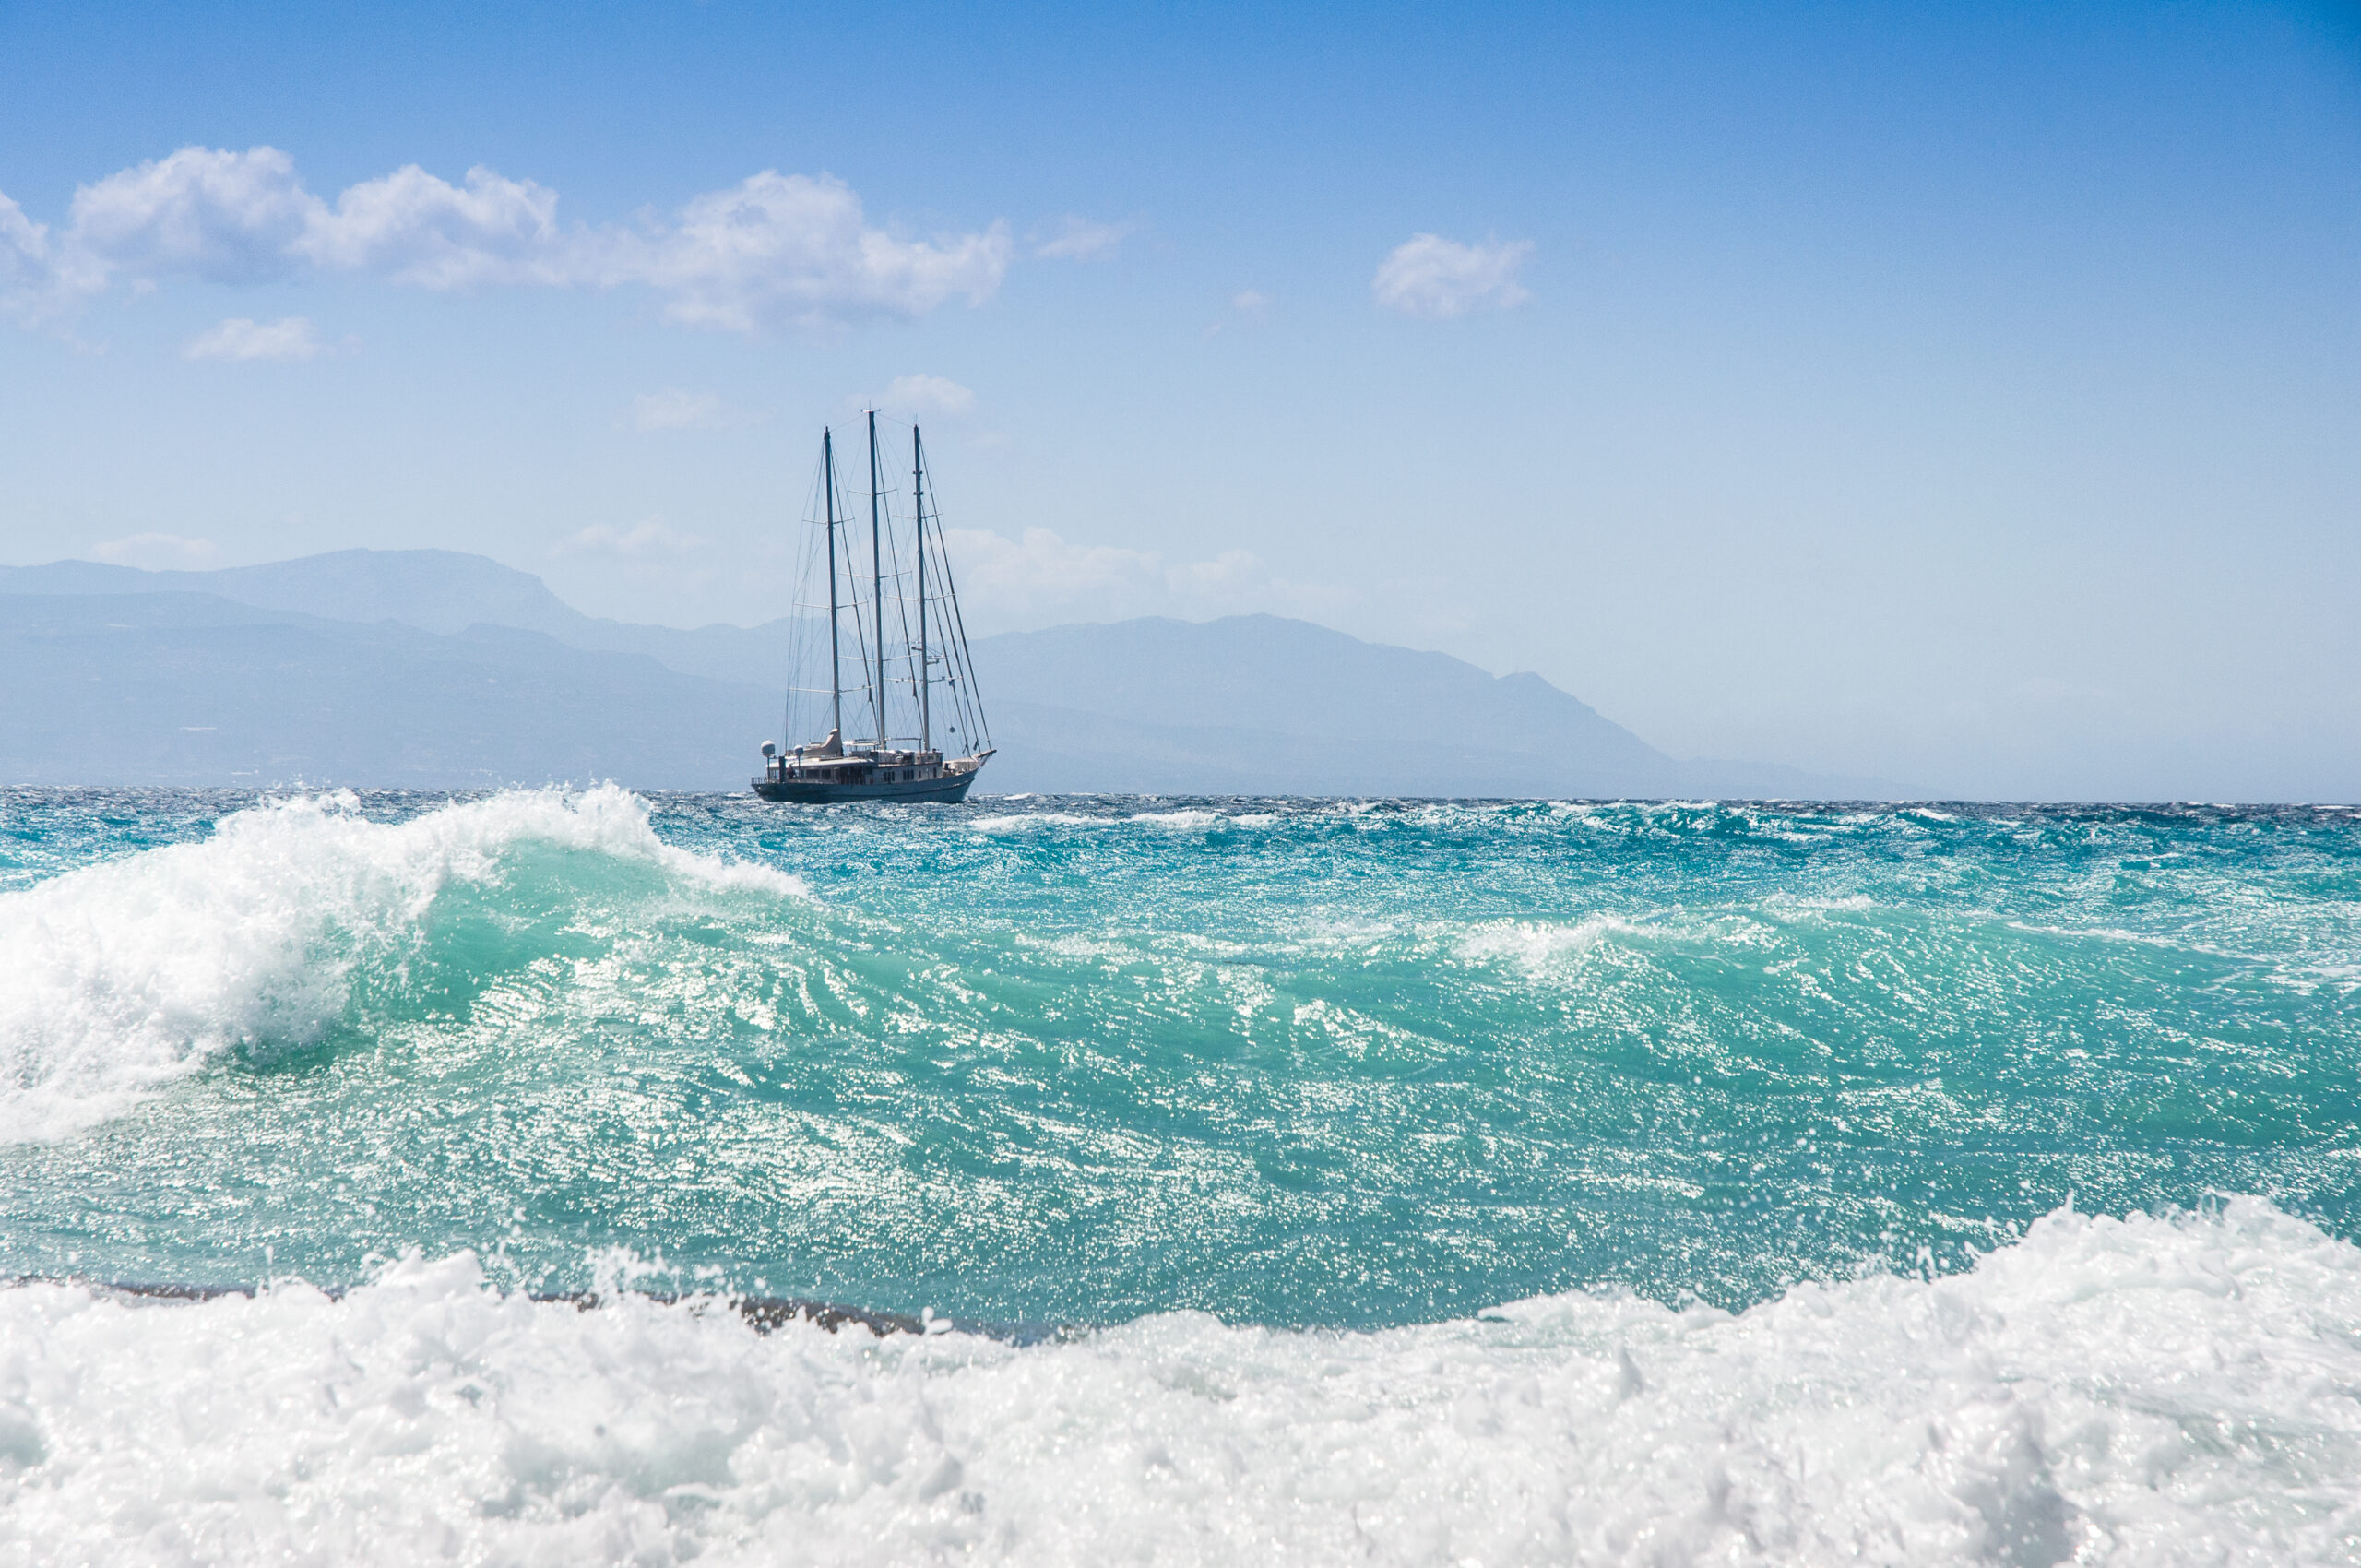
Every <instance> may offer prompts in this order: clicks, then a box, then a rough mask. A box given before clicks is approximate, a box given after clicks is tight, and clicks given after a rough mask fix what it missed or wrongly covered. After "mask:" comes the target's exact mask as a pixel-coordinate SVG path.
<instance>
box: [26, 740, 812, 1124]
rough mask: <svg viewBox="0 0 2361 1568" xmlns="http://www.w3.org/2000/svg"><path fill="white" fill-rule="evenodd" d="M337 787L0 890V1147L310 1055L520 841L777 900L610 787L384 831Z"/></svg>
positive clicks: (504, 800) (543, 794) (529, 796)
mask: <svg viewBox="0 0 2361 1568" xmlns="http://www.w3.org/2000/svg"><path fill="white" fill-rule="evenodd" d="M359 806H360V802H359V801H358V799H357V797H355V796H354V795H353V794H352V793H350V791H338V792H336V793H333V794H327V795H318V796H298V797H294V798H290V799H285V800H279V801H274V802H268V803H266V804H263V805H259V806H257V807H255V808H253V809H250V810H246V811H241V812H237V813H234V814H231V815H229V816H227V817H225V818H224V819H223V820H222V821H221V822H220V824H219V826H218V828H216V829H215V830H214V832H213V833H212V834H211V835H210V836H209V837H206V838H204V839H202V840H199V841H196V842H192V843H185V844H178V845H172V846H170V847H166V848H161V849H153V850H150V851H148V852H146V853H143V854H138V855H135V856H131V857H128V858H124V859H117V860H109V861H103V862H101V863H99V864H95V865H89V866H84V867H80V868H77V869H74V870H71V871H67V872H65V873H64V874H61V875H58V876H56V877H54V878H52V879H49V880H46V881H43V882H42V883H40V884H38V885H34V886H32V887H30V888H27V889H24V890H21V891H18V892H13V893H6V894H0V952H4V953H6V963H5V964H0V1139H24V1138H44V1137H47V1138H53V1137H58V1136H62V1135H65V1134H68V1133H72V1132H75V1131H77V1130H79V1129H81V1128H84V1127H87V1126H89V1125H90V1124H92V1123H96V1122H98V1121H101V1120H102V1119H103V1118H105V1117H107V1116H109V1115H112V1114H113V1113H115V1112H117V1111H121V1110H123V1109H125V1107H127V1106H128V1105H130V1104H132V1103H134V1102H135V1101H136V1099H138V1098H140V1096H141V1095H142V1094H144V1093H145V1092H147V1091H148V1090H151V1089H153V1088H154V1087H156V1086H158V1085H160V1084H162V1083H165V1082H169V1081H170V1080H172V1079H173V1078H176V1077H180V1076H183V1075H185V1074H187V1073H188V1072H190V1071H192V1070H193V1069H195V1068H196V1067H197V1066H199V1065H201V1064H202V1063H205V1062H207V1061H208V1060H210V1059H213V1058H216V1057H219V1056H220V1055H222V1054H224V1053H226V1052H230V1051H244V1052H246V1053H248V1054H249V1055H250V1056H254V1057H257V1058H259V1057H263V1056H267V1054H269V1053H271V1052H273V1051H284V1050H287V1049H290V1048H298V1047H303V1046H306V1045H311V1044H314V1043H316V1042H317V1041H318V1040H319V1039H321V1038H322V1037H323V1036H324V1035H326V1033H327V1031H328V1030H329V1029H330V1028H332V1027H333V1026H335V1025H336V1024H337V1023H338V1021H339V1020H340V1019H342V1018H343V1016H345V1013H346V1010H347V1007H348V1005H349V1003H350V992H351V988H352V981H353V976H354V973H355V970H356V968H364V967H368V968H374V969H375V970H376V971H377V972H378V974H379V976H380V977H381V978H392V979H395V980H398V976H399V972H400V969H401V967H402V965H403V964H404V963H405V961H406V960H407V958H408V957H409V956H410V955H411V954H412V953H414V952H415V951H416V950H417V948H418V947H419V945H420V944H421V942H422V941H423V940H424V939H425V932H424V930H423V927H424V924H425V922H426V921H427V919H428V916H429V913H430V911H431V909H432V908H433V903H434V900H435V899H436V897H438V896H439V895H440V894H441V893H442V892H443V891H444V889H445V887H446V886H448V885H452V884H455V883H456V884H473V885H486V886H497V885H499V884H500V882H501V881H502V879H503V878H504V875H505V874H506V873H507V872H508V870H509V869H510V868H509V863H508V862H509V859H510V857H512V856H514V855H515V854H516V851H517V850H518V849H520V848H523V847H526V846H541V847H547V848H552V849H562V850H570V851H575V852H578V853H587V854H597V855H603V856H608V857H615V858H622V859H625V860H635V861H643V862H645V863H647V864H648V865H650V866H654V867H657V868H659V869H660V870H661V871H662V872H663V873H665V874H667V875H670V876H673V877H685V878H690V879H694V880H698V881H701V882H704V883H706V884H710V885H724V886H752V887H757V888H762V889H765V890H767V891H771V892H775V893H784V892H790V891H794V890H795V889H796V888H797V886H798V884H796V883H794V881H793V880H792V879H791V878H789V877H787V876H785V875H783V874H782V873H778V872H777V871H774V870H770V869H768V868H762V867H755V866H747V865H732V864H730V863H726V862H724V861H718V860H714V859H710V858H707V857H700V856H696V855H693V854H689V853H687V852H685V851H683V850H681V849H675V848H673V847H671V846H669V845H667V844H665V843H663V842H662V841H661V840H660V839H658V837H656V836H655V834H654V833H653V832H651V831H650V830H649V827H648V822H647V805H646V803H645V802H642V801H641V800H639V799H638V798H637V797H635V796H633V795H631V794H628V793H627V792H625V791H623V790H617V789H614V788H612V787H611V786H610V787H606V788H601V789H597V790H589V791H587V792H586V793H582V794H569V793H563V792H559V791H553V790H543V791H533V792H511V793H505V794H501V795H497V796H494V797H492V798H490V799H486V800H478V801H471V802H464V803H460V804H456V805H452V806H449V807H446V808H445V809H444V810H441V811H436V812H430V813H428V814H424V815H421V816H416V817H413V818H411V819H410V820H408V821H405V822H400V823H396V824H386V823H380V822H375V821H372V820H370V819H369V818H368V817H367V816H365V815H363V814H362V813H361V811H360V809H359Z"/></svg>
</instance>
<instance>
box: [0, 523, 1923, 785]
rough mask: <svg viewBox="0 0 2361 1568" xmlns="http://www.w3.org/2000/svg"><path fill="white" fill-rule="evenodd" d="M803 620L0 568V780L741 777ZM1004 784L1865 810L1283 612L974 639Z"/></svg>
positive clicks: (1509, 683)
mask: <svg viewBox="0 0 2361 1568" xmlns="http://www.w3.org/2000/svg"><path fill="white" fill-rule="evenodd" d="M788 633H789V623H788V622H785V621H780V622H774V623H772V624H769V625H767V626H761V627H753V628H747V627H738V626H706V627H701V628H698V629H696V630H694V631H690V630H681V629H676V628H670V627H661V626H641V625H635V624H630V623H626V622H617V621H607V620H600V619H598V618H596V617H592V616H587V615H584V614H582V613H581V612H578V611H575V609H574V608H573V607H572V606H570V605H567V604H566V603H565V602H564V600H560V599H559V598H558V597H557V596H556V595H555V594H553V593H552V592H551V591H550V590H549V588H547V586H546V585H544V584H543V583H542V582H541V580H540V578H539V577H536V576H532V575H531V574H529V573H525V572H519V571H516V570H515V569H513V568H510V567H505V566H502V565H500V564H498V563H496V562H492V561H489V560H486V559H484V558H483V557H481V556H474V555H467V554H463V553H459V552H449V551H341V552H335V553H333V554H327V555H318V556H310V557H305V558H303V559H300V560H293V561H282V562H274V563H270V564H267V565H259V566H246V567H231V568H224V569H222V570H219V571H211V572H143V571H140V570H137V569H136V568H133V567H127V566H113V565H105V564H97V563H91V562H78V561H77V562H56V563H52V564H48V565H42V566H19V567H0V647H5V650H6V656H7V659H8V663H9V667H10V668H11V670H12V671H14V672H15V674H16V677H17V678H16V679H14V680H12V681H11V682H9V683H6V688H5V690H0V724H5V725H6V731H5V734H4V735H0V782H18V783H89V784H100V783H137V782H155V783H179V784H198V783H225V784H226V783H241V782H264V783H278V782H289V781H292V780H294V779H296V778H303V779H305V780H308V781H311V782H318V783H355V784H362V785H388V786H390V785H409V786H413V787H418V788H453V787H463V786H468V785H480V784H490V783H495V782H526V783H540V782H546V781H550V780H553V779H587V778H615V779H617V780H619V781H621V782H623V783H625V784H630V785H634V786H635V787H639V788H648V789H665V788H670V789H723V790H734V789H742V788H743V787H744V782H745V778H746V776H747V775H748V774H749V773H751V772H752V771H753V766H754V758H755V748H756V744H757V742H759V741H761V740H762V739H765V738H766V737H772V736H775V735H776V732H777V725H778V716H779V712H780V707H781V695H782V690H783V688H784V686H785V684H786V676H787V671H786V663H787V659H788V654H789V643H790V638H789V635H788ZM976 662H977V666H978V672H979V677H980V680H981V683H982V686H983V695H984V698H985V701H986V704H987V706H988V710H989V712H990V714H991V718H992V720H993V732H994V738H995V740H996V741H998V742H999V743H1000V745H1001V749H1002V754H1001V756H1000V757H998V758H996V759H995V761H994V764H993V766H992V768H991V772H990V773H988V774H987V775H986V778H987V779H988V780H989V781H990V784H991V788H992V789H994V790H1002V791H1008V790H1042V791H1051V790H1105V791H1139V792H1147V793H1250V794H1404V795H1527V796H1532V795H1555V796H1572V795H1640V796H1651V795H1672V794H1696V793H1714V794H1726V795H1762V794H1785V795H1790V796H1802V795H1822V796H1836V795H1842V796H1859V795H1865V794H1873V793H1885V792H1890V791H1887V790H1880V789H1878V788H1877V787H1876V786H1875V785H1873V784H1870V783H1868V782H1867V781H1859V780H1844V779H1828V778H1813V777H1812V776H1809V775H1806V774H1802V773H1800V772H1798V771H1797V770H1795V769H1791V768H1784V767H1778V766H1757V765H1752V764H1746V763H1703V764H1687V763H1681V762H1678V761H1676V760H1674V759H1673V758H1671V757H1668V756H1666V755H1665V754H1663V753H1661V752H1659V751H1657V750H1655V748H1654V747H1652V746H1649V745H1648V744H1647V743H1646V742H1643V741H1642V740H1641V739H1640V738H1639V737H1638V736H1636V735H1633V734H1632V733H1631V731H1627V730H1625V729H1623V728H1622V727H1621V726H1619V725H1617V724H1615V723H1613V722H1611V721H1610V720H1608V719H1605V718H1602V717H1601V716H1600V715H1599V714H1598V713H1597V712H1596V711H1595V710H1594V709H1592V708H1591V707H1589V706H1588V705H1587V704H1585V703H1584V702H1582V701H1580V700H1579V699H1577V698H1575V697H1573V696H1571V695H1568V694H1566V693H1564V692H1561V691H1559V690H1558V689H1557V688H1556V687H1554V686H1551V685H1550V684H1549V683H1548V682H1546V681H1544V680H1542V679H1541V678H1540V677H1539V676H1537V675H1531V674H1519V675H1511V676H1506V677H1494V676H1492V675H1490V674H1488V673H1487V672H1485V671H1481V670H1478V669H1477V668H1476V667H1475V666H1473V665H1469V664H1466V663H1464V662H1462V661H1461V660H1458V659H1452V658H1450V657H1449V656H1447V655H1444V654H1439V653H1422V652H1417V651H1414V650H1412V649H1408V648H1400V647H1387V646H1384V645H1382V644H1372V643H1366V642H1362V641H1361V640H1359V639H1358V638H1356V637H1352V636H1347V635H1346V634H1344V633H1342V632H1336V631H1332V630H1329V629H1328V628H1325V627H1322V626H1316V625H1312V624H1309V623H1306V622H1300V621H1289V620H1285V619H1282V618H1280V617H1276V616H1269V615H1252V616H1234V617H1230V618H1228V619H1225V620H1219V621H1212V622H1203V623H1198V622H1182V621H1171V620H1164V619H1159V618H1147V619H1141V620H1133V621H1125V622H1116V623H1111V624H1093V625H1074V626H1061V627H1055V628H1051V629H1050V630H1047V631H1040V632H1026V633H1008V634H1002V635H999V636H991V637H985V638H979V639H978V641H977V643H976Z"/></svg>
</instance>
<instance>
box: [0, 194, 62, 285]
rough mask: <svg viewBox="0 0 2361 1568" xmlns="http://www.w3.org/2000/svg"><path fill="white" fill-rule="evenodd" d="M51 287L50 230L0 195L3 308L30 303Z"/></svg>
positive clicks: (0, 264) (0, 255)
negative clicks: (14, 302) (27, 301)
mask: <svg viewBox="0 0 2361 1568" xmlns="http://www.w3.org/2000/svg"><path fill="white" fill-rule="evenodd" d="M49 284H50V266H49V228H48V226H47V225H46V224H42V223H36V222H34V221H33V220H31V219H30V218H28V217H26V216H25V209H24V208H21V207H18V205H17V204H16V203H15V202H13V201H10V200H9V199H8V198H7V196H5V195H0V304H6V303H10V302H13V301H18V300H29V299H30V297H31V296H32V295H34V294H36V293H39V292H40V291H42V290H45V289H46V288H48V287H49Z"/></svg>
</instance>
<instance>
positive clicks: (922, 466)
mask: <svg viewBox="0 0 2361 1568" xmlns="http://www.w3.org/2000/svg"><path fill="white" fill-rule="evenodd" d="M910 509H911V511H912V512H914V513H915V514H917V520H918V547H919V751H921V752H931V751H932V750H934V709H933V705H932V704H931V701H930V700H929V698H930V697H931V695H932V694H931V691H930V689H929V688H930V687H931V685H932V681H931V671H928V669H927V664H926V462H925V460H924V458H923V457H921V456H920V455H919V427H918V426H917V425H915V424H913V425H912V426H910Z"/></svg>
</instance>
